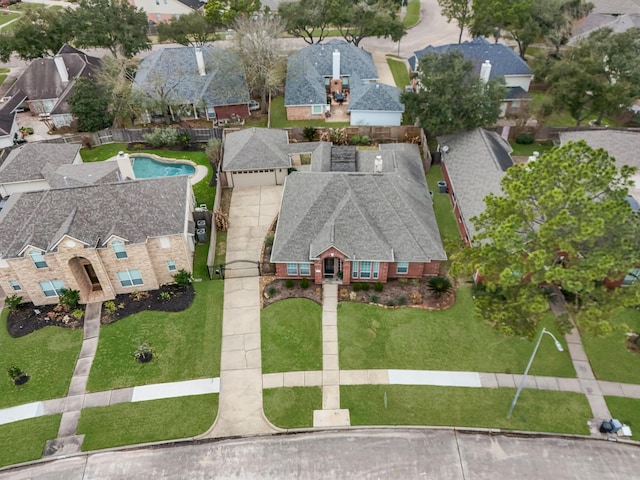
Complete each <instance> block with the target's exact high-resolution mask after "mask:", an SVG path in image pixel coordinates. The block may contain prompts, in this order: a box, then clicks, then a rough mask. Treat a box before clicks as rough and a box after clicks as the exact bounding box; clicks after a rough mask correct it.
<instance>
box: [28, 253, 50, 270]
mask: <svg viewBox="0 0 640 480" xmlns="http://www.w3.org/2000/svg"><path fill="white" fill-rule="evenodd" d="M29 257H31V261H32V262H33V264H34V265H35V266H36V268H38V269H41V268H49V265H47V261H46V260H45V258H44V254H43V253H42V252H38V251H36V250H31V251H30V252H29Z"/></svg>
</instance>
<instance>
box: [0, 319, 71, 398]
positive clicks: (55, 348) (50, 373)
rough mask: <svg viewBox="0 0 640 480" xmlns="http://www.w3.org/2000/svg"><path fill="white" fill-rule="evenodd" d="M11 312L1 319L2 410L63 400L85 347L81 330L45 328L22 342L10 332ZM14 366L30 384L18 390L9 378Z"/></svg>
mask: <svg viewBox="0 0 640 480" xmlns="http://www.w3.org/2000/svg"><path fill="white" fill-rule="evenodd" d="M7 315H8V311H7V310H6V309H3V311H2V316H1V317H0V318H1V320H0V324H1V328H0V408H5V407H10V406H14V405H21V404H23V403H29V402H36V401H39V400H48V399H51V398H58V397H64V396H66V395H67V390H69V382H71V376H72V375H73V370H74V368H75V365H76V359H77V357H78V353H79V352H80V347H81V346H82V330H70V329H67V328H61V327H45V328H43V329H40V330H37V331H35V332H33V333H30V334H28V335H25V336H24V337H20V338H12V337H11V336H9V333H8V332H7V328H6V325H7ZM12 365H15V366H17V367H19V368H21V369H22V370H24V371H25V372H27V373H28V374H29V375H31V380H29V381H28V382H27V383H26V384H24V385H21V386H19V387H16V386H14V385H13V382H12V381H11V380H10V379H9V377H8V375H7V369H8V368H9V367H10V366H12Z"/></svg>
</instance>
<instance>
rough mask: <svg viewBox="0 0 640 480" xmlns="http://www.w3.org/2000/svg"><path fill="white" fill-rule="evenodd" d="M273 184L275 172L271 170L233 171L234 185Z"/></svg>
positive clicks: (254, 185)
mask: <svg viewBox="0 0 640 480" xmlns="http://www.w3.org/2000/svg"><path fill="white" fill-rule="evenodd" d="M275 184H276V174H275V172H274V171H273V170H260V171H253V172H252V171H249V172H233V186H234V187H256V186H259V185H275Z"/></svg>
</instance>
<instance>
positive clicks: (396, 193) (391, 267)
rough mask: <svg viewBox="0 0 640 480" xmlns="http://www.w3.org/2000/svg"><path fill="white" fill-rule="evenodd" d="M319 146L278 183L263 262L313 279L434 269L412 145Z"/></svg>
mask: <svg viewBox="0 0 640 480" xmlns="http://www.w3.org/2000/svg"><path fill="white" fill-rule="evenodd" d="M325 147H326V145H325V146H323V147H319V148H318V150H316V155H314V156H313V158H312V171H311V172H295V173H293V174H291V175H289V176H288V177H287V179H286V182H285V187H284V193H283V197H282V204H281V207H280V213H279V215H278V224H277V228H276V233H275V237H274V243H273V250H272V253H271V262H272V263H275V264H276V276H277V277H279V278H302V277H307V278H309V279H310V280H311V281H312V282H314V283H316V284H321V283H322V282H323V281H324V280H325V279H334V278H341V279H342V282H343V283H344V284H349V283H352V282H386V281H388V280H390V279H392V278H420V277H422V276H425V275H437V274H438V272H439V266H440V262H441V261H443V260H446V254H445V252H444V249H443V247H442V242H441V240H440V233H439V230H438V225H437V223H436V219H435V214H434V211H433V204H432V201H431V197H430V196H429V189H428V187H427V184H426V181H425V172H424V168H423V166H422V159H421V157H420V151H419V149H418V146H416V145H411V144H387V145H380V149H379V150H378V151H372V150H361V151H356V149H355V147H329V148H328V149H327V148H325Z"/></svg>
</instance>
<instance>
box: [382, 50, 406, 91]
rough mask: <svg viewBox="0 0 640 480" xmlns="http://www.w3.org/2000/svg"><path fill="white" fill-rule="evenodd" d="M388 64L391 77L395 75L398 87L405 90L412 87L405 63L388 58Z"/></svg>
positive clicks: (394, 79) (394, 78)
mask: <svg viewBox="0 0 640 480" xmlns="http://www.w3.org/2000/svg"><path fill="white" fill-rule="evenodd" d="M387 64H388V65H389V70H391V75H393V81H394V82H396V87H398V88H401V89H403V90H404V87H405V86H407V85H410V81H409V71H408V70H407V65H406V64H405V63H404V61H402V60H395V59H393V58H389V57H387Z"/></svg>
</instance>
